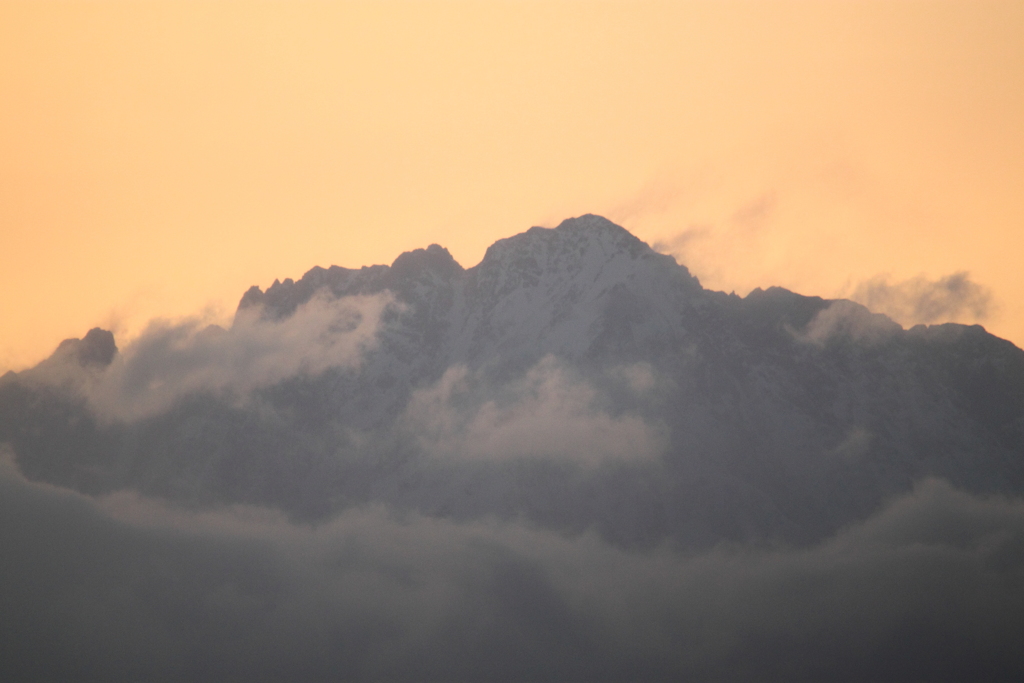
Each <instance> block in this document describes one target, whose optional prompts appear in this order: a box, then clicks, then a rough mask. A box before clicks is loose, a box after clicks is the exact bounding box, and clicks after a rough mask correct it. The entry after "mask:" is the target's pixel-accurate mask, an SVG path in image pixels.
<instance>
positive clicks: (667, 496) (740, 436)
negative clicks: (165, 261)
mask: <svg viewBox="0 0 1024 683" xmlns="http://www.w3.org/2000/svg"><path fill="white" fill-rule="evenodd" d="M968 284H969V283H968ZM968 289H969V288H968ZM878 291H881V290H878ZM968 293H969V292H968ZM972 296H973V295H972ZM0 443H6V444H7V445H6V446H5V449H6V450H5V451H4V452H5V454H6V455H5V456H4V459H3V461H2V462H0V486H2V488H3V492H2V496H0V506H2V507H3V514H2V515H0V534H2V537H0V547H2V548H3V551H4V552H3V559H2V560H0V614H2V615H3V616H0V631H2V632H0V636H2V637H0V640H2V642H3V645H2V646H0V647H4V648H6V649H5V650H4V651H3V653H2V654H3V656H2V657H0V661H2V663H0V678H5V679H8V678H9V679H12V680H20V679H24V680H52V679H69V680H87V679H103V680H139V679H151V678H159V679H161V680H211V681H212V680H242V679H246V680H250V679H254V680H282V679H288V680H296V679H298V680H328V679H329V680H338V679H341V680H481V679H483V680H510V681H511V680H517V681H527V680H529V681H533V680H556V681H563V680H623V681H625V680H629V681H641V680H678V679H680V678H686V677H691V678H696V679H698V680H785V679H789V680H865V681H867V680H871V681H876V680H963V679H964V678H984V679H986V680H1000V679H1006V680H1011V679H1014V678H1019V677H1020V675H1021V674H1022V673H1024V658H1022V657H1021V656H1020V655H1018V654H1017V648H1016V639H1015V638H1014V634H1016V633H1019V632H1022V631H1024V629H1022V628H1021V627H1022V626H1024V624H1022V623H1021V620H1022V619H1024V617H1022V616H1021V615H1022V614H1024V611H1022V610H1021V607H1024V605H1022V599H1024V502H1022V496H1024V352H1022V351H1021V350H1020V349H1017V348H1016V347H1014V346H1013V345H1012V344H1010V343H1009V342H1006V341H1004V340H1001V339H998V338H996V337H993V336H992V335H989V334H988V333H986V332H985V331H984V330H983V329H982V328H981V327H978V326H971V327H968V326H962V325H933V326H930V327H929V326H924V325H919V326H916V327H913V328H911V329H904V328H903V327H901V326H900V325H899V324H898V323H896V322H893V320H892V319H891V318H889V317H887V316H886V315H882V314H880V313H876V312H872V310H869V308H865V307H864V306H861V305H859V304H856V303H853V302H850V301H827V300H823V299H820V298H817V297H804V296H800V295H797V294H794V293H792V292H788V291H786V290H782V289H778V288H770V289H768V290H755V291H754V292H752V293H751V294H750V295H749V296H747V297H745V298H739V297H736V296H734V295H725V294H723V293H720V292H712V291H708V290H704V289H703V288H701V286H700V284H699V282H697V280H696V279H695V278H693V277H692V276H691V275H690V274H689V272H688V271H687V270H686V268H685V267H683V266H680V265H678V264H676V263H675V261H674V260H673V259H672V258H670V257H667V256H664V255H661V254H658V253H656V252H654V251H652V250H651V249H650V248H649V247H647V245H645V244H644V243H642V242H640V241H639V240H637V239H636V238H634V237H633V236H632V235H630V234H629V233H628V232H626V231H625V230H623V229H622V228H619V227H618V226H615V225H613V224H611V223H609V222H608V221H605V220H604V219H601V218H599V217H596V216H585V217H582V218H579V219H573V220H570V221H566V222H565V223H563V225H561V226H560V227H558V228H556V229H541V228H533V229H531V230H530V231H528V232H526V233H524V234H522V235H517V236H515V237H512V238H509V239H507V240H501V241H499V242H497V243H495V244H494V245H493V246H492V247H491V248H490V249H489V250H488V252H487V255H486V256H485V258H484V260H483V261H482V262H481V263H480V264H479V265H477V266H475V267H473V268H470V269H464V268H462V266H460V265H459V264H458V263H456V262H455V261H454V260H453V259H452V258H451V256H450V255H449V254H448V252H447V251H446V250H444V249H443V248H441V247H439V246H437V245H432V246H431V247H429V248H427V249H419V250H416V251H413V252H409V253H406V254H403V255H402V256H400V257H399V258H398V259H397V260H396V261H395V262H394V264H392V265H391V266H372V267H367V268H362V269H360V270H347V269H342V268H337V267H331V268H330V269H323V268H314V269H313V270H311V271H309V272H308V273H307V274H306V275H305V276H304V277H303V278H302V279H301V280H299V281H292V280H286V281H284V282H278V283H275V284H274V285H273V286H272V287H270V288H269V289H268V290H267V291H262V290H260V289H259V288H252V289H250V290H249V292H247V293H246V294H245V296H244V297H243V298H242V301H241V304H240V307H239V311H238V313H237V315H236V318H235V321H234V324H233V325H232V326H231V327H230V328H228V329H222V328H219V327H206V326H203V325H202V324H201V323H200V322H197V321H195V320H187V321H180V322H168V321H164V322H157V323H154V324H152V325H151V326H150V328H149V329H147V330H146V331H145V332H144V333H143V334H142V335H141V336H140V337H139V338H138V339H135V340H133V341H131V342H130V343H128V344H125V345H124V347H123V348H120V349H117V348H116V346H115V341H114V339H113V338H112V336H111V335H110V334H109V333H106V332H103V331H102V330H93V331H90V332H89V334H87V335H86V336H85V337H84V338H83V339H81V340H69V341H68V342H65V344H62V345H61V348H59V349H58V350H57V351H56V352H55V354H54V356H53V357H51V358H50V359H49V360H47V361H45V362H44V363H42V364H40V365H39V366H37V367H36V368H33V369H31V370H27V371H25V372H22V373H18V374H14V373H10V374H8V375H6V376H4V377H3V378H0Z"/></svg>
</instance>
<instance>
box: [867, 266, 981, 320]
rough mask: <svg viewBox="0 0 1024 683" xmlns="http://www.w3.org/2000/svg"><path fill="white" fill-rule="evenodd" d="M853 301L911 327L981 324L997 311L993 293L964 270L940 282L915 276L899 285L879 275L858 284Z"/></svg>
mask: <svg viewBox="0 0 1024 683" xmlns="http://www.w3.org/2000/svg"><path fill="white" fill-rule="evenodd" d="M850 298H851V299H853V300H854V301H857V302H858V303H862V304H864V305H865V306H867V307H868V308H870V309H871V310H872V311H875V312H876V313H884V314H885V315H887V316H889V317H890V318H892V319H893V320H896V321H898V322H900V323H902V324H903V325H907V326H910V325H917V324H928V323H939V322H981V321H984V320H985V319H987V318H988V317H989V316H990V315H991V313H992V310H993V303H992V292H991V291H990V290H989V289H988V288H986V287H983V286H981V285H979V284H978V283H976V282H972V281H971V279H970V276H969V275H968V273H966V272H964V271H960V272H957V273H953V274H952V275H946V276H945V277H941V278H939V279H938V280H928V279H926V278H924V277H915V278H911V279H909V280H903V281H902V282H895V283H889V281H888V278H886V277H884V276H878V277H874V278H871V279H870V280H866V281H864V282H861V283H860V284H859V285H857V287H856V288H855V289H854V291H853V294H852V295H851V296H850Z"/></svg>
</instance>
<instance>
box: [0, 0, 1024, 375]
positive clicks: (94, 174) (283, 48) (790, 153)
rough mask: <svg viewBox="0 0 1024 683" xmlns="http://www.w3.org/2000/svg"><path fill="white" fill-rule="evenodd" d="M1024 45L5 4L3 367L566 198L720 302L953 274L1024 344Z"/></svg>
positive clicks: (412, 16) (405, 16)
mask: <svg viewBox="0 0 1024 683" xmlns="http://www.w3.org/2000/svg"><path fill="white" fill-rule="evenodd" d="M1022 36H1024V4H1022V3H1020V2H978V1H977V0H972V1H971V2H960V3H939V2H914V3H911V2H887V3H881V2H879V3H874V2H824V1H822V2H789V3H786V2H772V3H768V2H761V3H753V2H744V3H727V2H716V3H711V2H701V3H686V2H670V3H663V4H662V3H651V2H621V3H600V2H556V1H550V2H537V3H531V2H484V1H478V2H463V3H441V2H409V3H384V2H376V3H372V4H371V3H303V2H288V3H283V2H282V3H257V2H249V1H247V2H244V3H242V2H239V3H226V2H225V3H212V2H178V1H176V2H157V1H151V2H130V3H114V2H74V3H71V2H64V3H44V2H35V1H33V2H30V3H21V2H10V1H5V2H4V3H3V4H0V289H2V291H3V296H2V298H0V321H2V322H0V372H2V371H4V370H6V369H8V368H14V369H20V368H22V367H24V366H26V365H28V364H31V363H34V362H36V361H38V360H39V359H41V358H42V357H44V356H46V355H48V354H49V353H50V352H51V351H52V350H53V348H54V347H55V346H56V344H57V343H58V342H59V341H60V340H61V339H63V338H65V337H71V336H78V337H80V336H82V335H83V334H84V333H85V332H86V330H88V329H89V328H90V327H93V326H96V325H101V326H104V327H107V328H113V329H114V330H115V332H117V333H118V335H119V339H120V340H124V339H125V338H126V337H128V336H131V335H132V334H134V333H137V331H138V330H139V329H141V326H142V324H143V323H144V322H145V321H146V320H148V319H149V318H151V317H154V316H158V315H161V316H169V317H178V316H183V315H188V314H194V313H198V312H204V311H205V312H206V314H208V315H212V316H220V317H222V318H223V317H225V316H229V315H230V314H231V313H232V312H233V311H234V307H235V305H236V304H237V301H238V299H239V298H240V296H241V294H242V293H243V292H244V291H245V289H246V288H247V287H249V286H250V285H253V284H259V285H260V286H263V287H266V286H267V285H269V284H270V283H271V282H272V281H273V280H274V278H278V277H279V278H282V279H283V278H285V277H294V278H297V277H299V276H301V275H302V274H303V273H304V272H305V271H306V270H308V269H309V268H310V267H312V266H313V265H323V266H327V265H330V264H337V265H342V266H349V267H358V266H361V265H367V264H371V263H390V262H391V261H392V260H393V259H394V258H395V256H397V255H398V254H399V253H401V252H402V251H405V250H408V249H412V248H416V247H422V246H426V245H428V244H430V243H432V242H437V243H440V244H442V245H444V246H446V247H448V248H449V250H450V251H451V252H452V253H453V254H454V256H455V257H456V259H458V260H459V261H460V262H461V263H462V264H463V265H465V266H470V265H473V264H475V263H476V262H478V261H479V259H480V258H481V257H482V255H483V252H484V250H485V249H486V247H487V246H488V245H489V244H490V243H491V242H493V241H494V240H495V239H498V238H501V237H506V236H509V235H511V234H514V233H517V232H521V231H523V230H525V229H526V228H528V227H530V226H531V225H538V224H539V225H548V226H550V225H554V224H557V222H559V221H560V220H561V219H563V218H565V217H568V216H573V215H579V214H582V213H587V212H593V213H600V214H603V215H605V216H607V217H609V218H611V219H612V220H615V221H617V222H619V223H620V224H622V225H624V226H625V227H627V228H628V229H630V230H631V231H633V232H634V233H635V234H637V235H638V236H639V237H641V238H642V239H645V240H647V241H648V242H650V243H652V244H653V243H659V244H660V245H661V248H663V249H665V250H668V251H671V252H673V253H675V254H676V255H677V258H679V260H680V261H681V262H683V263H685V264H686V265H687V266H689V267H690V268H691V270H692V271H693V272H694V273H695V274H696V275H697V276H698V277H700V278H701V280H702V282H703V283H704V284H705V286H708V287H712V288H716V289H724V290H726V291H729V290H736V291H737V292H738V293H746V292H747V291H748V290H750V289H751V288H753V287H756V286H764V287H767V286H769V285H772V284H778V285H783V286H786V287H789V288H791V289H794V290H796V291H799V292H801V293H805V294H818V295H822V296H839V295H854V294H855V293H857V292H860V293H861V294H863V293H864V292H874V293H875V294H878V292H879V291H881V292H882V294H884V295H885V296H882V294H880V295H879V296H881V298H877V297H876V298H873V299H872V300H873V301H886V300H888V299H886V298H885V297H886V296H890V298H891V296H897V297H898V296H902V295H903V294H906V295H907V296H912V297H920V296H923V295H922V292H925V293H927V290H928V288H929V287H930V286H931V284H930V283H933V282H939V283H940V284H941V283H946V285H948V284H949V283H954V284H956V283H961V284H962V283H965V282H966V283H967V284H968V285H969V286H970V288H972V289H970V292H971V293H972V296H973V297H974V299H972V301H975V302H976V303H977V301H981V302H982V304H981V305H977V306H973V308H972V307H971V306H968V307H966V308H964V309H963V310H962V311H961V313H960V315H959V318H960V319H963V320H964V321H972V320H975V319H978V320H980V321H981V322H982V323H983V324H985V326H986V327H987V328H988V329H990V330H991V331H993V332H995V333H996V334H999V335H1001V336H1004V337H1007V338H1009V339H1011V340H1013V341H1014V342H1016V343H1017V344H1018V345H1022V344H1024V268H1021V267H1020V264H1021V257H1020V254H1022V253H1024V199H1022V198H1024V126H1022V124H1021V122H1022V121H1024V39H1022ZM964 271H965V272H966V273H967V275H966V276H962V275H961V276H957V277H955V278H953V279H949V277H948V276H951V275H955V274H957V273H961V272H964ZM943 278H946V280H943ZM957 278H959V279H957ZM943 286H945V285H943ZM871 287H874V288H875V289H871ZM879 287H881V288H882V289H881V290H879ZM886 287H888V289H886ZM872 296H874V295H872ZM897 303H899V302H897ZM903 303H904V304H905V303H906V302H903ZM897 308H898V307H897ZM904 308H906V306H904ZM911 308H913V307H912V306H911ZM940 308H941V307H940ZM900 310H903V309H900ZM908 310H909V309H908ZM951 310H952V309H951ZM933 317H934V316H933ZM940 317H941V316H940ZM946 317H949V316H948V315H947V316H946Z"/></svg>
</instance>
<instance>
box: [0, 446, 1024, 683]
mask: <svg viewBox="0 0 1024 683" xmlns="http://www.w3.org/2000/svg"><path fill="white" fill-rule="evenodd" d="M0 545H2V547H3V549H4V552H3V553H2V554H0V605H3V612H2V613H0V655H2V656H0V678H2V679H4V680H86V679H102V680H109V681H127V680H147V679H148V680H154V679H159V680H191V681H214V680H218V681H222V680H243V679H244V680H257V681H259V680H268V681H276V680H338V679H343V680H353V681H358V680H405V681H426V680H496V681H502V680H508V681H514V680H519V681H522V680H553V681H573V680H588V681H589V680H610V681H625V680H629V681H644V680H651V681H653V680H680V679H697V680H754V681H756V680H839V679H842V680H872V681H886V680H889V681H900V680H966V679H971V680H1011V679H1019V678H1020V676H1021V675H1022V674H1024V658H1022V657H1021V656H1020V653H1019V642H1018V634H1019V633H1021V631H1022V628H1024V501H1021V500H1019V499H1005V498H977V497H972V496H970V495H967V494H965V493H961V492H958V491H956V490H954V489H952V488H950V487H949V486H948V485H946V484H944V483H943V482H941V481H937V480H929V481H925V482H922V483H921V484H920V485H919V486H918V487H916V488H915V490H914V491H913V492H912V493H910V494H908V495H906V496H903V497H901V498H899V499H896V500H895V501H893V502H892V503H891V504H890V505H888V506H887V507H886V508H885V509H883V510H881V511H880V512H878V513H877V514H876V515H874V516H873V517H871V518H869V519H868V520H866V521H864V522H863V523H861V524H858V525H854V526H853V527H850V528H849V529H847V530H845V531H844V532H842V533H840V534H839V535H838V536H836V537H834V538H832V539H829V540H827V541H826V542H824V543H822V544H820V545H816V546H813V547H810V548H803V549H786V548H756V547H751V546H739V545H722V546H719V547H717V548H714V549H712V550H710V551H705V552H702V553H696V554H695V553H681V552H677V551H674V550H673V549H672V548H670V547H661V548H658V549H655V550H648V551H644V552H629V551H625V550H623V549H621V548H617V547H613V546H611V545H608V544H606V543H604V542H602V541H601V540H600V539H599V538H598V537H597V536H596V535H594V534H592V533H583V534H578V535H573V536H566V535H562V534H558V533H553V532H545V531H539V530H537V529H533V528H528V527H526V526H524V525H520V524H515V523H496V522H480V521H477V522H472V523H457V522H453V521H450V520H440V519H432V518H428V517H422V516H416V515H404V516H398V515H395V514H393V513H391V512H389V510H388V509H386V508H383V507H373V506H371V507H367V508H362V509H355V510H350V511H348V512H346V513H344V514H342V515H340V516H338V517H336V518H334V519H332V520H330V521H328V522H326V523H323V524H319V525H317V526H303V525H297V524H293V523H290V522H288V521H287V520H285V519H284V518H283V517H282V516H280V515H278V514H276V513H274V512H272V511H268V510H263V509H260V508H246V507H230V508H225V509H221V510H219V511H206V512H195V511H189V510H184V509H180V508H175V507H173V506H169V505H168V504H166V503H162V502H159V501H155V500H152V499H147V498H145V497H142V496H139V495H137V494H134V493H131V492H122V493H118V494H114V495H109V496H105V497H100V498H90V497H87V496H83V495H81V494H78V493H73V492H71V491H68V490H65V489H61V488H58V487H54V486H50V485H44V484H36V483H30V482H28V481H26V480H25V479H24V478H23V477H22V476H21V475H20V474H19V473H18V472H17V470H16V468H15V467H14V465H13V461H12V459H11V458H10V456H9V455H8V456H7V457H5V458H0Z"/></svg>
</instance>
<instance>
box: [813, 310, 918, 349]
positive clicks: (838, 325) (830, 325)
mask: <svg viewBox="0 0 1024 683" xmlns="http://www.w3.org/2000/svg"><path fill="white" fill-rule="evenodd" d="M900 330H902V328H901V327H900V326H899V325H898V324H897V323H895V322H893V321H892V320H890V319H889V318H888V317H887V316H885V315H882V314H880V313H872V312H871V311H869V310H868V309H867V308H865V307H864V306H861V305H860V304H857V303H854V302H852V301H846V300H845V299H840V300H838V301H833V302H832V303H831V304H829V306H828V307H827V308H825V309H822V310H821V311H818V313H817V314H816V315H815V316H814V318H813V319H811V322H809V323H807V327H806V328H805V329H804V330H803V331H802V332H800V333H798V334H797V335H796V336H797V339H799V340H801V341H804V342H808V343H811V344H817V345H823V344H825V343H827V342H828V341H829V340H831V339H836V338H848V339H852V340H854V341H857V342H861V343H867V344H877V343H879V342H882V341H885V340H886V339H889V338H890V337H892V336H893V335H894V334H896V333H897V332H899V331H900Z"/></svg>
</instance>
